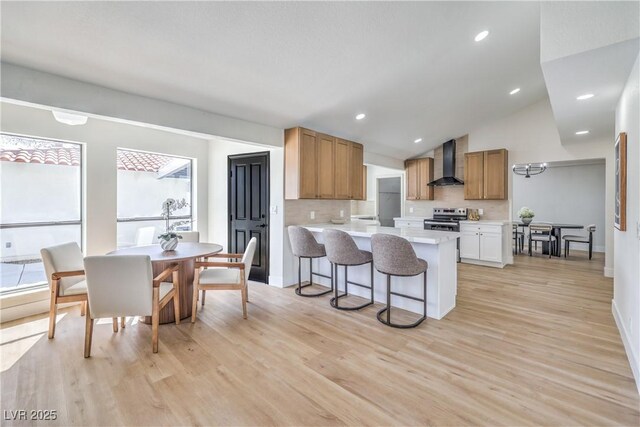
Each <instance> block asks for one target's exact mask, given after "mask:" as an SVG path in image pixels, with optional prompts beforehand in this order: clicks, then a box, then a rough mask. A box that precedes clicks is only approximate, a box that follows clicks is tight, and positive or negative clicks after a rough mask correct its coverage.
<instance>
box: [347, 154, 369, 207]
mask: <svg viewBox="0 0 640 427" xmlns="http://www.w3.org/2000/svg"><path fill="white" fill-rule="evenodd" d="M363 169H364V147H363V146H362V145H361V144H357V143H355V142H352V143H350V145H349V169H348V171H349V183H350V187H351V194H350V197H349V198H350V199H353V200H363V199H365V198H366V195H365V194H364V191H365V190H364V182H363V180H364V179H365V178H364V170H363Z"/></svg>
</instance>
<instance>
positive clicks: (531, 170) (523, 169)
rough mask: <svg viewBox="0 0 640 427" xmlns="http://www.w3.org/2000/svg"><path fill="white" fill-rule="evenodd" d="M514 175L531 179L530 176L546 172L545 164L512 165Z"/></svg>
mask: <svg viewBox="0 0 640 427" xmlns="http://www.w3.org/2000/svg"><path fill="white" fill-rule="evenodd" d="M511 169H512V170H513V173H515V174H516V175H522V176H524V177H525V178H531V175H540V174H541V173H542V172H544V171H546V170H547V164H546V163H527V164H520V165H513V167H512V168H511Z"/></svg>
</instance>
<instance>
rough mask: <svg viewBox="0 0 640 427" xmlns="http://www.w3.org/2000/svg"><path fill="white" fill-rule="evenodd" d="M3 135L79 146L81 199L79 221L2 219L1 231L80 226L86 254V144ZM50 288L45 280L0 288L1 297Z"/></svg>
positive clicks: (0, 221)
mask: <svg viewBox="0 0 640 427" xmlns="http://www.w3.org/2000/svg"><path fill="white" fill-rule="evenodd" d="M2 135H7V136H13V137H17V138H28V139H35V140H41V141H46V142H57V143H61V144H73V145H77V146H78V148H79V149H80V188H79V191H80V197H79V203H80V204H79V208H80V219H78V220H66V221H33V222H14V223H6V224H5V223H2V218H0V230H2V229H10V228H30V227H52V226H59V225H79V226H80V244H79V246H80V251H81V252H82V253H83V254H84V240H85V221H84V219H85V212H84V184H85V182H84V181H85V176H84V172H85V166H84V163H85V143H82V142H77V141H68V140H64V139H57V138H46V137H42V136H32V135H25V134H19V133H13V132H2V131H0V137H1V136H2ZM48 286H49V281H48V280H45V281H42V282H35V283H32V284H30V285H25V286H15V287H12V288H6V289H3V288H2V287H0V297H1V296H5V295H11V294H17V293H20V292H26V291H33V290H38V289H41V288H45V287H48Z"/></svg>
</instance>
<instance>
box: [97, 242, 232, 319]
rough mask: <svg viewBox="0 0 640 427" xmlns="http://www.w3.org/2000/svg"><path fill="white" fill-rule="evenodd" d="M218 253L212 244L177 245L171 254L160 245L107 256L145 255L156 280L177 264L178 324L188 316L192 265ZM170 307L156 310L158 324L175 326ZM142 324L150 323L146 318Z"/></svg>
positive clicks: (191, 290)
mask: <svg viewBox="0 0 640 427" xmlns="http://www.w3.org/2000/svg"><path fill="white" fill-rule="evenodd" d="M221 251H222V246H220V245H218V244H215V243H191V242H184V243H180V244H178V247H177V248H176V250H174V251H163V250H162V248H161V247H160V245H147V246H132V247H128V248H123V249H118V250H115V251H113V252H110V253H109V255H148V256H149V257H150V258H151V265H152V267H153V276H154V277H156V276H157V275H158V274H160V273H162V271H164V269H166V268H167V267H169V266H170V265H171V264H178V273H179V286H180V320H182V319H184V318H187V317H189V316H191V307H192V304H193V278H194V275H195V261H196V259H198V258H202V257H206V256H211V255H215V254H217V253H219V252H221ZM175 321H176V320H175V314H174V310H173V304H167V305H165V306H164V308H163V309H162V310H160V323H172V322H175ZM144 322H145V323H151V316H147V317H146V318H145V320H144Z"/></svg>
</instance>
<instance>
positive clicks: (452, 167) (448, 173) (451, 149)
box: [429, 139, 464, 187]
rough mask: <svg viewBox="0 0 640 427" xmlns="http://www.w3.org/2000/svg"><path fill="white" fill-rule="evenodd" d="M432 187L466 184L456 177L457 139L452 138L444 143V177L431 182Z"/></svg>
mask: <svg viewBox="0 0 640 427" xmlns="http://www.w3.org/2000/svg"><path fill="white" fill-rule="evenodd" d="M429 185H430V186H431V187H444V186H446V185H464V181H462V180H461V179H458V178H456V140H455V139H452V140H449V141H447V142H445V143H444V144H442V178H438V179H436V180H435V181H431V182H430V183H429Z"/></svg>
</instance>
